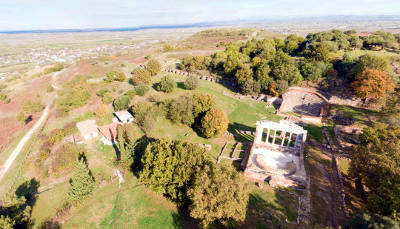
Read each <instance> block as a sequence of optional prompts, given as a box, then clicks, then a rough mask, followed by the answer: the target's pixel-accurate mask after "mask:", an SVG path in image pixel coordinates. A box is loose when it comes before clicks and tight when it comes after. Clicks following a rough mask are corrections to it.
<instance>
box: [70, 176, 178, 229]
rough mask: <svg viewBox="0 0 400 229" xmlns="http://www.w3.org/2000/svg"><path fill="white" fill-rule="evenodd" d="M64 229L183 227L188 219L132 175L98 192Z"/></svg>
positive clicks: (71, 218) (74, 214) (77, 211)
mask: <svg viewBox="0 0 400 229" xmlns="http://www.w3.org/2000/svg"><path fill="white" fill-rule="evenodd" d="M71 215H72V216H71V217H70V218H69V219H68V220H67V221H66V222H65V224H64V225H63V227H64V228H180V227H182V225H184V223H185V219H183V218H181V217H180V216H179V214H178V210H177V208H176V206H175V205H174V204H173V203H171V202H170V201H169V200H167V199H166V198H164V197H162V196H160V195H157V194H155V193H153V192H151V191H149V190H148V189H146V188H145V187H144V186H143V185H142V184H140V183H139V182H138V180H137V179H136V178H135V177H133V176H132V175H129V174H127V175H126V176H125V182H124V183H123V184H122V186H121V189H120V190H119V189H118V184H117V183H116V182H114V183H111V184H110V185H107V186H106V187H104V188H103V189H101V190H98V191H97V192H96V193H95V195H94V196H93V197H92V198H90V199H89V200H87V201H86V202H85V203H83V204H82V206H81V207H79V208H77V209H75V210H74V211H73V212H72V213H71Z"/></svg>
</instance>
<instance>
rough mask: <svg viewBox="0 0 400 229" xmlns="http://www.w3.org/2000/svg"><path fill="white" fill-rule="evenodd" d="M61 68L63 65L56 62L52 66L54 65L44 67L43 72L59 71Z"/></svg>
mask: <svg viewBox="0 0 400 229" xmlns="http://www.w3.org/2000/svg"><path fill="white" fill-rule="evenodd" d="M63 69H64V65H63V64H61V63H58V64H56V66H54V67H51V68H46V69H45V70H44V74H49V73H52V72H58V71H61V70H63Z"/></svg>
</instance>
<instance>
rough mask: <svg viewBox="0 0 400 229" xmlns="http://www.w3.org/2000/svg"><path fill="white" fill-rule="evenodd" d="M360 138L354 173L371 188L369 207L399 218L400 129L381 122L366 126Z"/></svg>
mask: <svg viewBox="0 0 400 229" xmlns="http://www.w3.org/2000/svg"><path fill="white" fill-rule="evenodd" d="M359 139H360V144H359V145H357V147H356V148H355V150H354V151H353V152H352V154H351V156H352V160H351V163H350V174H351V176H353V177H355V178H358V179H362V181H363V183H364V184H365V185H366V186H367V187H368V188H369V190H370V193H369V195H368V204H367V208H368V210H370V211H372V212H373V213H378V214H380V215H383V216H391V217H394V216H396V215H397V217H399V214H398V213H399V212H400V130H399V129H397V128H390V127H388V126H385V125H381V124H380V125H376V126H374V127H368V128H366V129H364V130H363V133H362V134H361V135H360V137H359Z"/></svg>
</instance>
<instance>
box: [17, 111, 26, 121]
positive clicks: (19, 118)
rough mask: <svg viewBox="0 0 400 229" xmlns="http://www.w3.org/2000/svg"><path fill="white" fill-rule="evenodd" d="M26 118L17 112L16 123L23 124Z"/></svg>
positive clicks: (22, 113)
mask: <svg viewBox="0 0 400 229" xmlns="http://www.w3.org/2000/svg"><path fill="white" fill-rule="evenodd" d="M27 118H28V117H27V115H26V114H25V113H24V112H23V111H21V112H19V113H18V115H17V121H19V122H21V123H25V120H26V119H27Z"/></svg>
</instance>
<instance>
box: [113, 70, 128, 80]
mask: <svg viewBox="0 0 400 229" xmlns="http://www.w3.org/2000/svg"><path fill="white" fill-rule="evenodd" d="M125 79H126V77H125V73H123V72H116V75H115V80H116V81H119V82H123V81H125Z"/></svg>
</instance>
